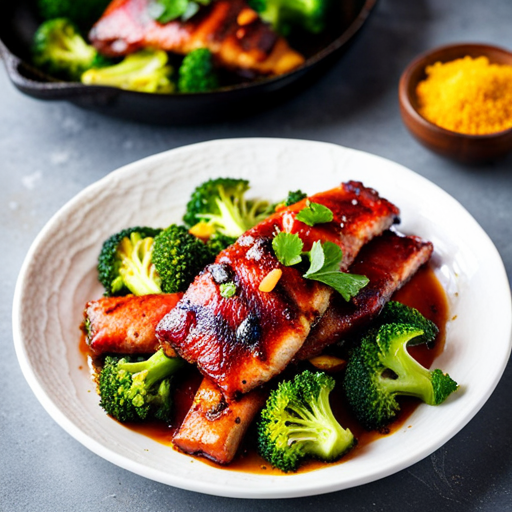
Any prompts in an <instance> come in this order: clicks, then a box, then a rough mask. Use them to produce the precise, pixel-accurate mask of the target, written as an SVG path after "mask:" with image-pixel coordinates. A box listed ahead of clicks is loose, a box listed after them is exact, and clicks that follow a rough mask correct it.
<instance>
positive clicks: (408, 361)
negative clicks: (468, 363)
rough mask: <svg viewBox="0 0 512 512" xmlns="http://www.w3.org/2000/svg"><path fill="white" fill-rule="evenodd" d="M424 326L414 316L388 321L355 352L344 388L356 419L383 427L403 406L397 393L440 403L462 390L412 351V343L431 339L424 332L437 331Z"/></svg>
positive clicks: (431, 403) (368, 426) (346, 374)
mask: <svg viewBox="0 0 512 512" xmlns="http://www.w3.org/2000/svg"><path fill="white" fill-rule="evenodd" d="M421 320H423V319H421ZM423 324H424V322H423V321H421V322H420V325H416V324H415V323H414V320H413V318H411V317H410V316H409V318H408V319H407V323H389V324H388V323H385V324H384V325H382V326H381V327H380V328H379V329H378V330H371V331H370V332H369V333H368V334H367V335H366V336H365V337H364V338H363V339H362V341H361V344H360V345H359V346H357V347H355V349H354V351H353V353H352V355H351V356H350V358H349V360H348V363H347V369H346V371H345V381H344V386H345V391H346V394H347V399H348V402H349V404H350V407H351V408H352V411H353V412H354V414H355V416H356V418H357V419H358V420H359V421H360V422H361V423H362V425H364V426H365V427H366V428H367V429H369V430H378V429H381V428H383V427H386V426H387V425H388V424H389V423H390V422H391V421H392V420H393V418H394V417H395V416H396V414H397V412H398V411H399V410H400V406H399V404H398V402H397V401H396V395H407V396H414V397H417V398H419V399H420V400H423V401H424V402H425V403H426V404H429V405H439V404H441V403H443V402H444V401H445V400H446V398H447V397H448V396H449V395H450V394H451V393H453V392H454V391H455V390H456V389H457V383H456V382H455V381H454V380H453V379H452V378H451V377H450V376H449V375H448V374H445V373H443V372H442V371H441V370H439V369H437V370H433V371H430V370H428V369H426V368H424V367H423V366H422V365H421V364H419V363H418V362H417V361H416V360H415V359H414V358H413V357H412V356H411V355H410V354H409V353H408V352H407V349H406V347H407V345H414V344H416V343H419V342H421V341H423V342H425V341H432V337H431V336H429V337H428V338H425V335H427V334H428V333H429V331H431V332H435V329H434V326H431V327H430V328H429V327H427V328H426V329H423V328H422V327H421V326H422V325H423ZM389 373H391V375H392V378H390V377H389V375H388V374H389Z"/></svg>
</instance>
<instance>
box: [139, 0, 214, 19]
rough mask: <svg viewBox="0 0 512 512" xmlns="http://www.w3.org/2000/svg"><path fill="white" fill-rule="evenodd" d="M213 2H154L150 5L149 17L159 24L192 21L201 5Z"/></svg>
mask: <svg viewBox="0 0 512 512" xmlns="http://www.w3.org/2000/svg"><path fill="white" fill-rule="evenodd" d="M210 2H211V0H196V1H194V0H152V1H151V2H150V3H149V5H148V13H149V15H150V16H151V17H152V18H153V19H154V20H156V21H158V22H159V23H169V22H170V21H172V20H175V19H177V18H181V19H182V20H183V21H186V20H188V19H190V18H191V17H192V16H194V15H195V14H196V13H197V11H198V10H199V5H198V4H201V5H208V4H209V3H210Z"/></svg>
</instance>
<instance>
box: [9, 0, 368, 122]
mask: <svg viewBox="0 0 512 512" xmlns="http://www.w3.org/2000/svg"><path fill="white" fill-rule="evenodd" d="M334 1H335V2H338V4H337V7H336V9H335V10H334V11H333V14H332V16H330V17H329V18H330V25H329V27H328V29H327V30H326V31H325V33H324V34H322V35H320V36H315V37H312V38H307V41H304V38H301V40H297V41H293V40H292V41H290V42H291V44H292V46H294V47H295V48H296V49H297V50H299V51H301V52H302V53H303V54H304V55H305V56H306V62H305V63H304V64H303V65H302V66H301V67H300V68H298V69H296V70H294V71H292V72H291V73H287V74H285V75H281V76H278V77H275V78H268V79H263V80H260V81H258V82H251V83H245V84H237V85H232V86H229V87H224V88H222V89H219V90H217V91H213V92H209V93H200V94H174V95H163V94H149V93H141V92H133V91H124V90H120V89H116V88H112V87H101V86H90V85H87V86H86V85H82V84H80V83H72V82H60V81H56V80H53V79H52V78H51V77H48V76H47V75H44V74H43V73H41V72H39V71H38V70H37V69H35V68H34V67H32V66H31V65H30V44H31V41H32V36H33V34H34V32H35V30H36V28H37V27H38V25H39V23H40V22H41V20H40V19H38V17H37V13H36V9H35V6H34V4H35V0H17V1H16V2H8V3H6V5H4V6H2V11H3V12H2V16H1V17H0V55H1V56H2V58H3V60H4V62H5V66H6V68H7V73H8V74H9V77H10V79H11V80H12V82H13V83H14V85H15V86H16V87H17V88H18V89H19V90H20V91H22V92H24V93H25V94H28V95H30V96H32V97H34V98H38V99H42V100H67V101H70V102H72V103H74V104H76V105H78V106H80V107H83V108H87V109H91V110H95V111H97V112H101V113H103V114H106V115H112V116H117V117H121V118H125V119H131V120H134V121H142V122H148V123H154V124H168V125H171V124H184V123H197V122H205V121H216V120H218V121H222V120H225V119H227V118H229V117H234V116H239V115H244V114H249V113H251V112H254V111H256V110H261V109H262V108H265V107H268V106H271V105H272V104H275V103H276V102H279V101H280V100H282V99H285V98H286V97H289V96H290V94H292V93H294V92H295V91H296V90H298V89H299V88H301V87H304V86H306V85H308V84H309V83H311V81H312V80H313V79H314V78H315V77H317V76H318V75H319V73H320V72H321V71H322V70H323V69H325V68H326V67H327V66H328V65H329V64H331V63H332V62H334V60H335V59H336V58H338V57H340V56H341V55H342V53H343V52H344V51H345V50H346V49H347V47H348V46H349V43H350V42H352V40H353V37H354V36H355V35H356V34H357V33H358V32H359V29H360V28H361V27H362V26H363V24H364V22H365V21H366V19H367V18H368V16H369V14H370V13H371V11H372V9H373V8H374V6H375V3H376V2H377V0H334Z"/></svg>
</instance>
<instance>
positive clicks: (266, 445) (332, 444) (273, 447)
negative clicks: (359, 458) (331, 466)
mask: <svg viewBox="0 0 512 512" xmlns="http://www.w3.org/2000/svg"><path fill="white" fill-rule="evenodd" d="M335 385H336V381H335V380H334V379H333V378H332V377H330V376H329V375H327V374H325V373H323V372H316V373H313V372H311V371H309V370H305V371H303V372H301V373H299V374H297V375H295V377H294V379H293V380H285V381H283V382H281V383H280V384H279V386H278V387H277V389H275V390H273V391H272V392H271V393H270V397H269V398H268V400H267V402H266V404H265V407H264V408H263V410H262V411H261V414H260V418H259V421H258V451H259V452H260V454H261V455H262V457H263V458H264V459H265V460H268V461H269V462H270V463H271V464H272V466H274V467H276V468H279V469H280V470H281V471H284V472H285V473H288V472H289V471H297V469H298V467H299V466H300V464H301V463H302V461H303V460H304V459H305V458H311V457H313V458H316V459H319V460H322V461H325V462H333V461H335V460H338V459H339V458H340V457H342V456H343V455H344V454H345V453H347V452H348V451H350V450H351V449H352V448H353V446H354V445H355V444H356V440H355V438H354V435H353V434H352V432H351V431H350V430H349V429H344V428H343V427H342V426H341V425H340V424H339V422H338V420H337V419H336V418H335V416H334V414H333V412H332V409H331V404H330V402H329V396H330V394H331V391H332V390H333V389H334V386H335Z"/></svg>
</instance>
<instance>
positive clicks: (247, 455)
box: [80, 265, 449, 475]
mask: <svg viewBox="0 0 512 512" xmlns="http://www.w3.org/2000/svg"><path fill="white" fill-rule="evenodd" d="M393 299H394V300H398V301H399V302H402V303H404V304H406V305H408V306H412V307H414V308H416V309H418V310H419V311H420V312H421V313H422V314H423V315H424V316H425V317H427V318H429V319H430V320H432V321H433V322H434V323H435V324H436V325H437V326H438V327H439V335H438V338H437V340H436V344H435V347H434V348H433V349H427V348H426V346H425V345H418V346H416V347H411V348H410V349H409V351H410V353H411V355H413V357H414V358H415V359H416V360H417V361H418V362H420V363H421V364H422V365H423V366H425V367H427V368H428V367H430V366H431V365H432V363H433V361H434V360H435V358H436V357H437V356H438V355H439V354H440V353H441V352H442V351H443V348H444V342H445V333H446V323H447V321H448V313H449V312H448V302H447V299H446V294H445V291H444V289H443V288H442V286H441V284H440V283H439V281H438V280H437V278H436V276H435V274H434V271H433V269H432V268H431V267H430V266H429V265H425V266H423V267H422V268H421V269H420V270H419V271H418V272H417V273H416V274H415V276H414V277H413V278H412V279H411V280H410V281H409V282H408V283H407V284H406V285H405V286H403V287H402V289H401V290H399V291H398V292H396V293H395V294H394V296H393ZM80 351H81V352H82V353H83V354H84V355H86V356H88V358H89V366H90V367H91V368H92V366H93V365H92V364H91V357H90V352H89V350H88V347H87V344H86V343H85V340H84V339H83V337H82V340H81V342H80ZM335 377H336V376H335ZM201 379H202V376H201V375H200V374H199V372H197V371H195V370H193V371H191V372H190V373H189V374H188V375H187V377H186V378H185V379H184V380H183V381H182V382H181V383H180V385H179V387H178V389H177V390H176V393H175V398H174V408H175V420H174V422H173V425H171V426H167V425H163V424H161V423H149V424H133V425H126V426H127V427H128V428H130V429H132V430H135V431H137V432H139V433H141V434H143V435H145V436H148V437H150V438H151V439H153V440H155V441H157V442H159V443H162V444H164V445H166V446H169V447H170V448H171V449H173V448H174V447H173V445H172V438H173V435H174V433H175V432H176V431H177V428H178V426H179V425H180V424H181V422H182V421H183V419H184V417H185V415H186V413H187V412H188V410H189V408H190V406H191V404H192V400H193V398H194V395H195V392H196V390H197V388H198V387H199V384H200V383H201ZM340 388H341V386H339V385H338V386H336V388H335V389H334V391H333V393H332V395H331V405H332V408H333V412H334V414H335V416H336V418H337V419H338V421H339V422H340V424H341V425H343V427H345V428H349V429H350V430H351V431H352V433H353V434H354V436H355V437H356V439H357V446H356V447H355V448H354V449H353V450H352V451H351V452H350V453H349V454H347V455H346V456H345V457H343V458H342V459H341V460H340V461H339V462H338V463H343V462H345V461H347V460H350V459H351V458H353V457H357V456H358V454H361V452H362V451H364V450H365V448H366V447H367V446H368V445H369V444H370V443H371V442H373V441H375V440H378V439H379V438H381V437H383V436H386V435H391V434H393V433H394V432H396V431H398V430H400V429H402V428H407V427H406V425H407V421H408V419H409V417H410V416H411V414H412V413H413V412H414V410H415V409H416V407H417V406H418V405H419V402H418V401H417V400H414V399H411V398H408V397H401V399H400V404H401V411H400V413H399V416H398V417H397V419H396V420H395V421H394V422H393V424H392V425H390V427H389V429H388V430H387V431H386V432H368V431H366V430H364V429H363V428H362V427H361V426H360V425H359V424H358V423H357V421H356V420H355V419H354V418H353V417H352V416H351V414H350V412H349V411H348V407H347V406H346V403H345V399H344V397H343V395H342V393H341V390H340ZM246 437H247V442H246V443H245V445H244V446H242V447H241V449H240V454H239V455H237V457H235V459H234V461H233V462H232V463H231V464H230V465H229V466H219V465H218V464H215V463H214V462H211V461H209V460H207V459H204V458H198V459H199V460H201V461H202V462H203V463H206V464H209V465H211V466H214V467H222V468H225V469H226V470H230V471H243V472H250V473H258V474H269V475H282V474H283V473H282V472H281V471H280V470H278V469H275V468H272V467H271V466H270V465H269V464H268V463H267V462H266V461H265V460H264V459H263V458H261V457H260V456H259V455H258V454H257V452H256V448H255V446H254V439H255V436H254V435H252V436H251V432H249V433H248V435H247V436H246ZM174 449H176V448H174ZM321 467H325V463H322V462H319V461H309V462H306V463H305V464H304V465H303V466H302V467H301V468H300V469H299V471H298V472H299V473H301V472H307V471H312V470H315V469H318V468H321Z"/></svg>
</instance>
